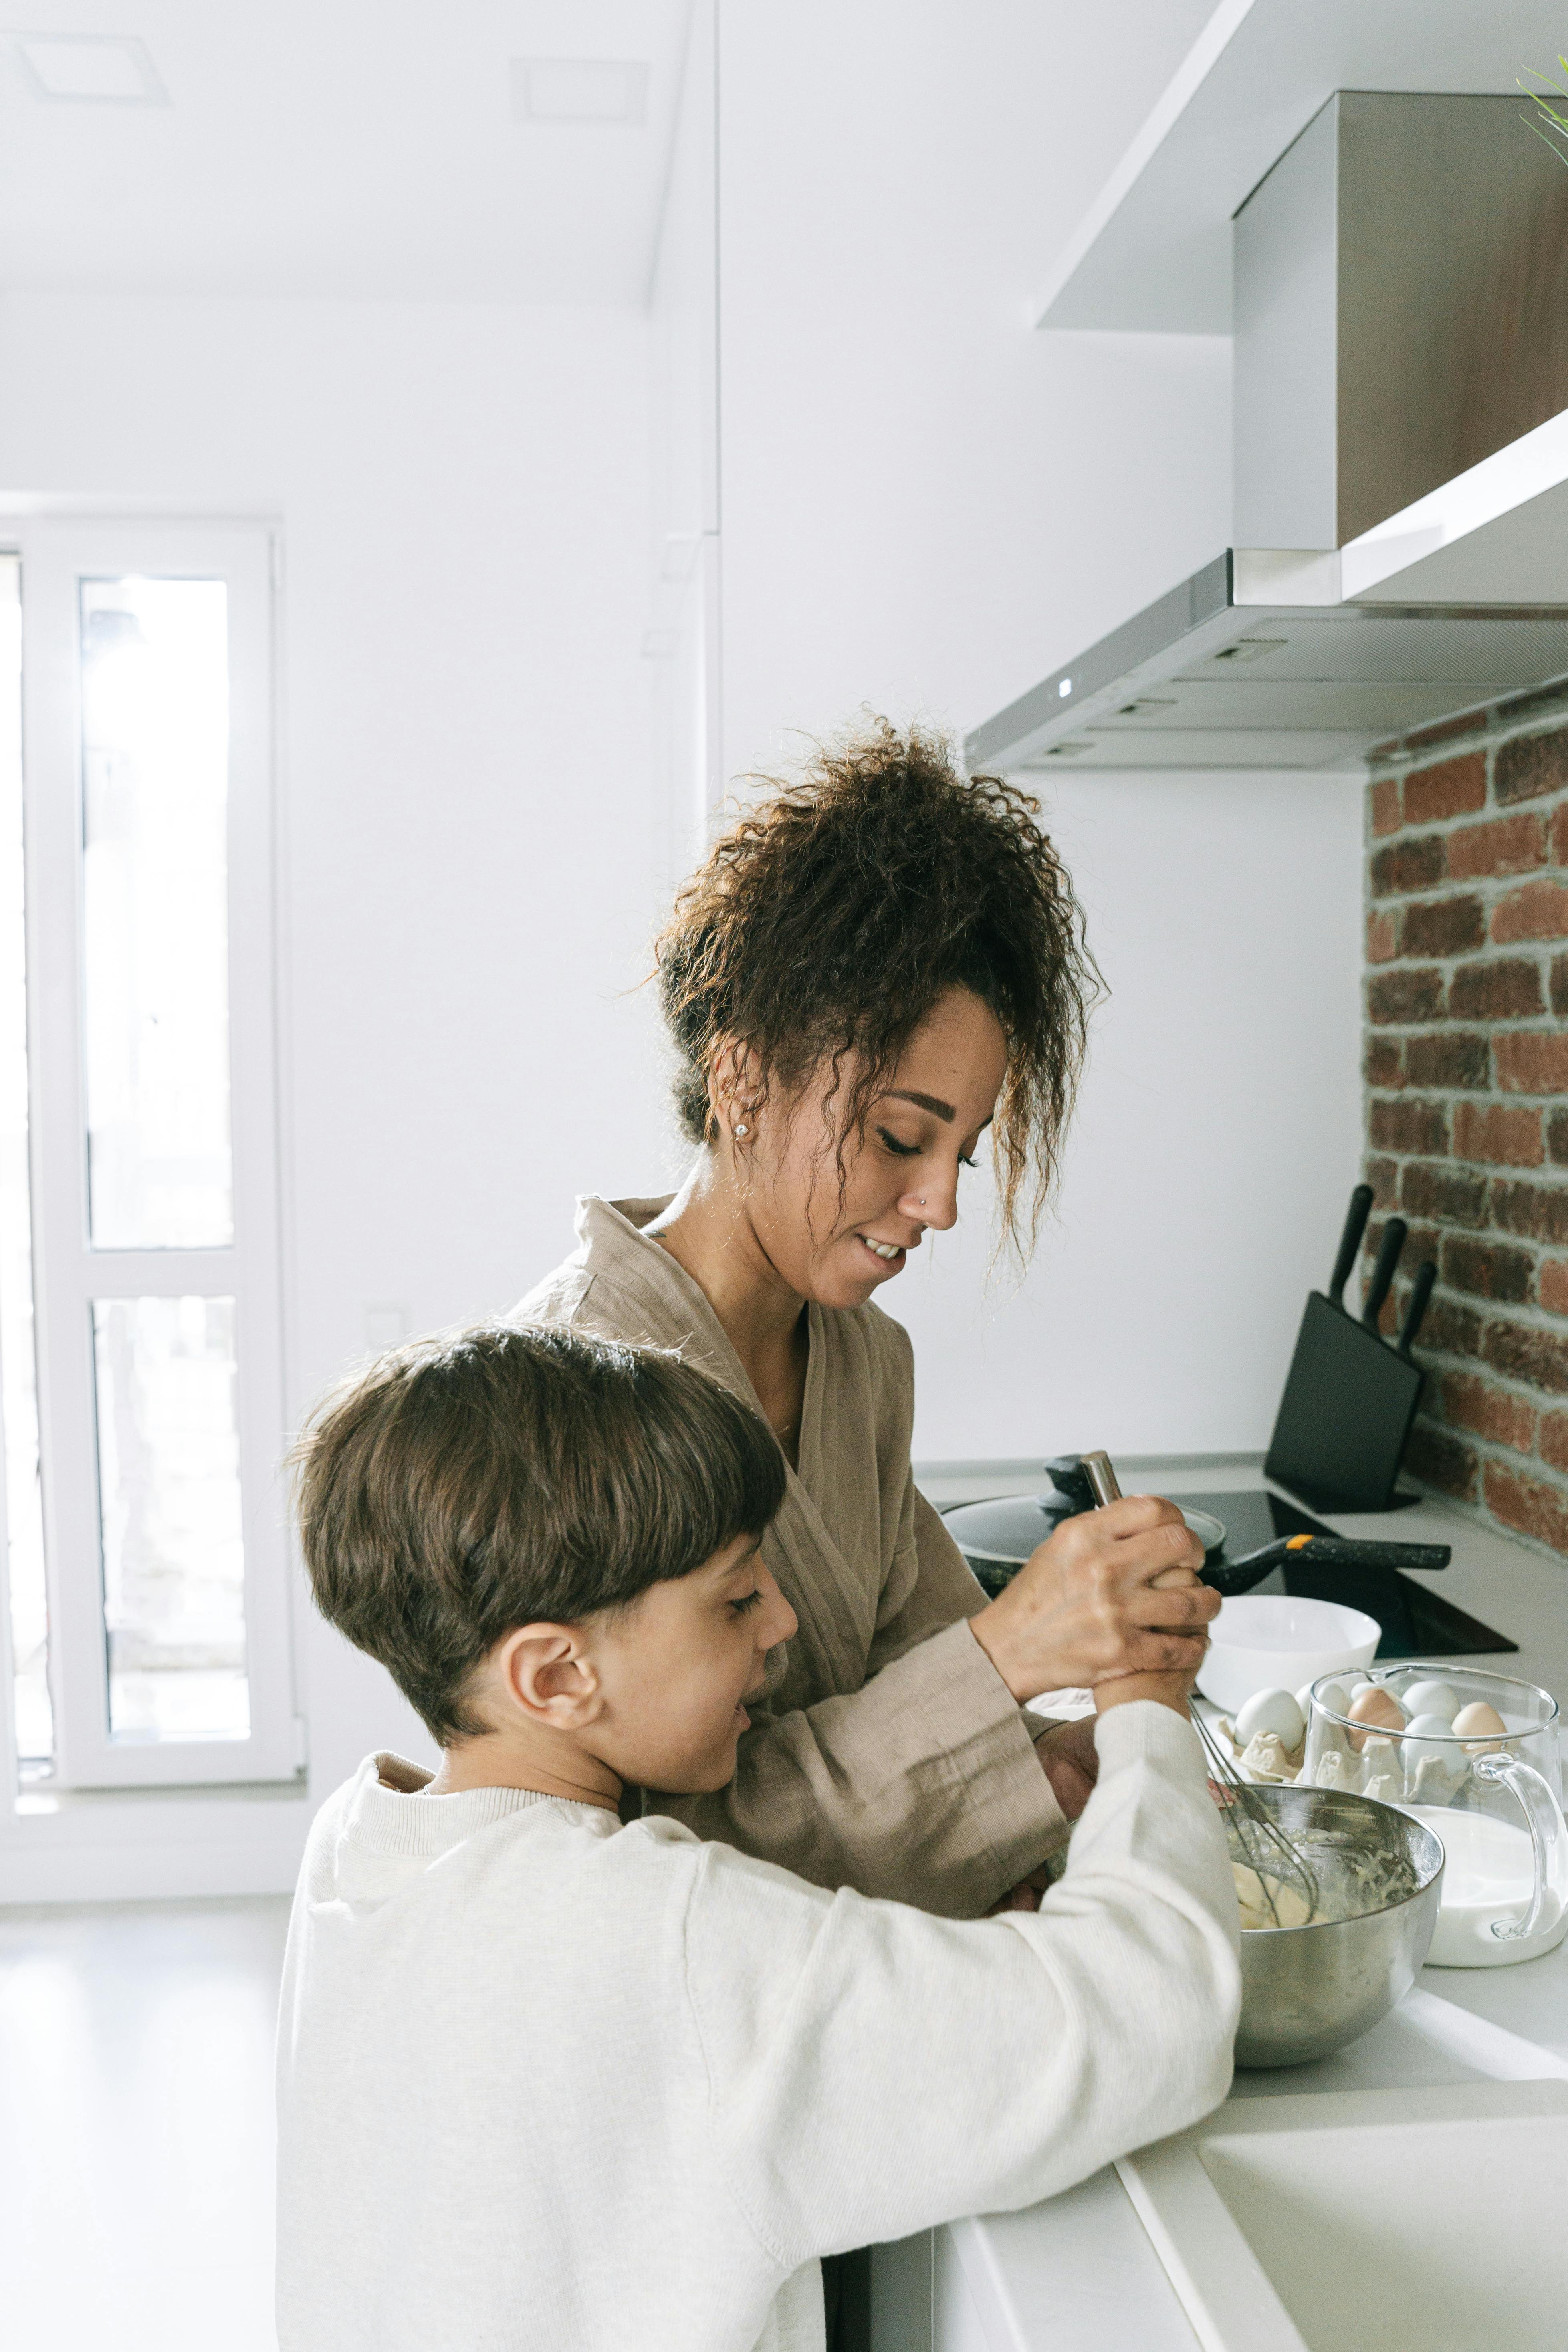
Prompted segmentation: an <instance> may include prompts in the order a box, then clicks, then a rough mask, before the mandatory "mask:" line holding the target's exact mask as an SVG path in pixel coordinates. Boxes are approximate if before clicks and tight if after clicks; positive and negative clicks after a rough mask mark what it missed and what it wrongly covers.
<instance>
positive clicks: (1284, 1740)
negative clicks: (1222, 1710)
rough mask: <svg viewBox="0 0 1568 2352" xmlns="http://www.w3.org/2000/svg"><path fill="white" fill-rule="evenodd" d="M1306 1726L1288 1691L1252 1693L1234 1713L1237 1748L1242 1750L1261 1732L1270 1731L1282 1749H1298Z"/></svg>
mask: <svg viewBox="0 0 1568 2352" xmlns="http://www.w3.org/2000/svg"><path fill="white" fill-rule="evenodd" d="M1305 1730H1306V1725H1305V1724H1304V1723H1303V1722H1302V1720H1301V1710H1300V1707H1299V1706H1297V1704H1296V1702H1295V1700H1294V1699H1293V1698H1292V1697H1291V1696H1290V1694H1289V1691H1288V1690H1266V1691H1254V1692H1253V1694H1252V1696H1251V1697H1250V1698H1249V1699H1248V1700H1247V1705H1246V1706H1238V1707H1237V1711H1236V1738H1237V1746H1238V1747H1241V1748H1247V1747H1249V1746H1250V1744H1251V1743H1252V1741H1253V1740H1254V1739H1256V1738H1257V1737H1258V1733H1259V1732H1260V1731H1271V1732H1272V1733H1273V1734H1274V1737H1275V1738H1276V1739H1278V1741H1279V1745H1280V1746H1281V1747H1282V1748H1300V1745H1301V1735H1302V1733H1303V1732H1304V1731H1305Z"/></svg>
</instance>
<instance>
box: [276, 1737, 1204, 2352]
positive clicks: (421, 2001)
mask: <svg viewBox="0 0 1568 2352" xmlns="http://www.w3.org/2000/svg"><path fill="white" fill-rule="evenodd" d="M1096 1742H1097V1746H1098V1748H1099V1752H1100V1785H1099V1787H1098V1789H1097V1790H1096V1791H1095V1793H1094V1795H1093V1797H1092V1798H1091V1799H1090V1801H1089V1806H1088V1808H1087V1810H1086V1811H1085V1813H1084V1815H1083V1819H1082V1821H1081V1822H1080V1823H1079V1827H1078V1830H1077V1832H1076V1834H1075V1836H1074V1838H1073V1842H1072V1847H1071V1853H1070V1858H1069V1861H1068V1868H1067V1873H1066V1875H1065V1876H1064V1877H1063V1879H1062V1880H1061V1882H1060V1883H1059V1884H1058V1885H1056V1886H1054V1887H1053V1888H1052V1889H1051V1891H1050V1893H1049V1894H1048V1895H1047V1897H1046V1899H1045V1903H1044V1906H1043V1907H1042V1909H1041V1910H1040V1912H1039V1913H1038V1915H1031V1914H1028V1913H1024V1912H1012V1913H1008V1914H1005V1916H1002V1917H1000V1918H997V1919H994V1920H980V1921H974V1922H959V1921H954V1920H949V1919H938V1918H933V1917H931V1916H928V1915H927V1914H926V1913H924V1912H920V1911H915V1910H911V1909H910V1908H909V1907H908V1906H905V1905H903V1904H898V1903H887V1902H872V1901H868V1900H867V1899H866V1898H865V1897H864V1896H861V1895H856V1894H854V1893H852V1892H850V1891H848V1890H843V1891H840V1892H839V1893H838V1894H837V1895H829V1894H826V1893H824V1892H823V1891H822V1890H821V1889H820V1888H817V1887H815V1886H811V1885H806V1883H805V1881H804V1880H802V1879H798V1878H795V1877H792V1876H791V1875H790V1874H788V1873H787V1872H785V1871H783V1870H780V1869H778V1868H777V1867H776V1866H775V1865H774V1864H771V1863H763V1862H756V1861H752V1860H751V1859H749V1858H748V1857H747V1856H745V1855H743V1854H740V1853H735V1852H734V1851H732V1850H731V1848H730V1847H728V1846H721V1845H712V1844H705V1843H701V1842H700V1841H699V1840H698V1839H697V1838H695V1837H694V1836H693V1835H692V1834H691V1832H689V1830H687V1829H685V1828H684V1827H683V1826H681V1825H680V1824H679V1823H678V1822H673V1821H670V1820H668V1819H666V1818H661V1817H659V1816H657V1815H655V1816H650V1817H648V1818H647V1819H645V1820H643V1821H640V1822H634V1823H632V1824H631V1825H630V1826H629V1827H627V1828H625V1829H623V1828H621V1827H620V1826H619V1825H618V1824H617V1822H616V1818H615V1816H614V1814H612V1813H608V1812H605V1811H601V1810H599V1809H597V1808H595V1807H593V1806H588V1805H578V1804H569V1803H565V1802H563V1801H560V1800H558V1799H555V1798H550V1797H536V1796H531V1795H530V1794H528V1793H527V1792H525V1791H524V1790H517V1789H484V1790H471V1791H469V1792H468V1793H466V1794H463V1795H459V1796H451V1797H429V1796H426V1795H423V1794H421V1793H418V1791H419V1790H420V1788H421V1786H422V1783H423V1780H424V1779H425V1776H424V1775H423V1774H422V1773H421V1772H420V1771H419V1770H418V1769H417V1768H416V1767H415V1766H413V1765H409V1764H405V1763H403V1762H401V1761H400V1760H399V1759H395V1758H390V1757H381V1758H377V1757H372V1758H369V1759H367V1760H366V1762H365V1763H364V1764H363V1765H362V1766H361V1767H360V1769H359V1771H358V1772H357V1773H356V1774H355V1776H354V1778H353V1780H350V1781H348V1782H347V1783H346V1784H345V1785H344V1786H343V1787H342V1789H340V1790H338V1791H337V1793H336V1795H335V1796H333V1797H331V1798H330V1799H329V1801H327V1803H326V1804H325V1805H324V1806H323V1808H322V1810H321V1813H320V1815H319V1816H318V1818H317V1821H316V1823H315V1827H314V1829H313V1830H312V1832H311V1834H310V1845H309V1848H308V1851H307V1853H306V1856H305V1862H304V1866H303V1869H302V1872H301V1874H300V1886H299V1891H298V1893H297V1895H296V1896H295V1902H294V1913H293V1918H292V1922H291V1924H290V1927H289V1950H288V1958H287V1961H286V1964H285V1969H284V1982H283V2000H282V2016H281V2021H280V2031H279V2217H278V2232H279V2248H278V2285H279V2298H278V2316H279V2343H280V2346H281V2347H282V2352H447V2347H451V2352H458V2347H461V2352H523V2347H527V2352H536V2347H537V2352H821V2347H822V2344H823V2323H822V2294H821V2275H820V2271H819V2268H818V2264H817V2260H816V2258H817V2256H818V2255H820V2254H824V2253H831V2252H837V2251H840V2250H842V2249H844V2248H847V2247H851V2246H864V2245H868V2244H874V2243H878V2242H882V2241H886V2240H889V2239H893V2238H901V2237H906V2236H908V2235H910V2233H911V2232H912V2231H916V2230H920V2229H923V2228H926V2227H928V2226H929V2225H930V2224H931V2223H932V2222H937V2221H946V2220H950V2219H952V2218H953V2217H954V2216H956V2215H959V2214H964V2213H972V2212H984V2211H987V2210H997V2209H1001V2208H1009V2207H1017V2206H1023V2205H1030V2204H1033V2203H1035V2202H1036V2201H1037V2200H1038V2199H1040V2198H1042V2197H1049V2196H1052V2195H1053V2194H1055V2193H1056V2192H1057V2191H1058V2189H1065V2188H1067V2187H1068V2185H1069V2184H1070V2183H1071V2182H1073V2181H1075V2180H1079V2179H1083V2178H1084V2177H1085V2175H1087V2174H1089V2173H1090V2172H1093V2171H1095V2170H1097V2169H1098V2168H1099V2167H1100V2165H1102V2164H1104V2163H1105V2162H1107V2160H1108V2159H1109V2158H1111V2157H1113V2156H1117V2155H1119V2154H1121V2153H1122V2152H1123V2151H1124V2150H1125V2149H1127V2148H1129V2147H1136V2146H1138V2145H1140V2144H1141V2143H1142V2142H1143V2141H1145V2140H1149V2139H1153V2138H1156V2137H1160V2136H1161V2135H1162V2134H1163V2133H1166V2132H1173V2131H1177V2130H1179V2129H1181V2128H1182V2127H1183V2126H1185V2125H1186V2124H1189V2123H1191V2122H1194V2120H1195V2119H1196V2118H1197V2117H1198V2116H1203V2115H1205V2114H1206V2113H1207V2112H1208V2110H1209V2109H1210V2108H1211V2107H1213V2106H1214V2105H1216V2103H1217V2102H1218V2101H1219V2100H1220V2099H1221V2098H1222V2097H1223V2096H1224V2095H1225V2092H1226V2087H1227V2086H1228V2084H1229V2081H1230V2068H1231V2040H1232V2036H1233V2034H1234V2032H1235V2029H1236V2021H1237V2007H1238V2002H1239V1974H1238V1969H1237V1910H1236V1896H1235V1894H1234V1891H1233V1885H1232V1879H1231V1871H1230V1864H1229V1861H1228V1859H1227V1856H1226V1846H1225V1841H1224V1837H1223V1834H1222V1832H1221V1830H1220V1825H1219V1821H1218V1817H1217V1814H1216V1812H1215V1806H1214V1804H1213V1802H1212V1801H1211V1799H1210V1797H1209V1795H1208V1792H1207V1790H1206V1787H1205V1773H1204V1765H1203V1759H1202V1751H1201V1750H1200V1748H1199V1746H1198V1742H1197V1738H1196V1737H1195V1735H1194V1732H1193V1731H1192V1729H1191V1728H1190V1727H1189V1726H1187V1725H1186V1724H1184V1723H1183V1722H1182V1721H1181V1720H1180V1718H1179V1717H1177V1716H1175V1715H1173V1713H1172V1712H1171V1711H1170V1710H1169V1709H1168V1708H1165V1707H1161V1706H1150V1705H1142V1704H1140V1705H1134V1706H1122V1707H1117V1708H1114V1709H1112V1710H1111V1711H1110V1714H1108V1715H1106V1716H1104V1717H1101V1718H1100V1723H1099V1726H1098V1727H1097V1733H1096ZM382 1775H385V1776H387V1777H388V1778H390V1779H392V1780H395V1781H397V1782H399V1783H400V1784H401V1787H402V1790H405V1791H408V1792H409V1793H401V1792H400V1791H399V1790H398V1789H395V1788H388V1787H386V1786H384V1785H383V1780H382V1777H381V1776H382Z"/></svg>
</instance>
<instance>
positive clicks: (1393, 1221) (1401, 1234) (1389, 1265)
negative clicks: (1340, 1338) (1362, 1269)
mask: <svg viewBox="0 0 1568 2352" xmlns="http://www.w3.org/2000/svg"><path fill="white" fill-rule="evenodd" d="M1409 1231H1410V1228H1409V1226H1408V1225H1407V1224H1406V1223H1405V1220H1404V1218H1403V1217H1390V1219H1389V1221H1388V1223H1387V1224H1385V1225H1384V1229H1383V1247H1382V1248H1381V1249H1380V1250H1379V1251H1378V1254H1377V1264H1376V1265H1374V1266H1373V1270H1372V1281H1371V1283H1370V1284H1369V1286H1368V1287H1367V1294H1366V1304H1365V1306H1364V1307H1363V1308H1362V1310H1361V1319H1362V1321H1363V1323H1364V1324H1365V1326H1366V1328H1367V1329H1368V1330H1369V1331H1375V1330H1376V1328H1377V1318H1378V1317H1379V1316H1380V1315H1381V1314H1382V1313H1383V1303H1384V1299H1385V1298H1386V1297H1388V1294H1389V1292H1390V1291H1391V1290H1392V1289H1393V1287H1394V1267H1395V1266H1396V1265H1398V1264H1399V1253H1400V1251H1401V1250H1402V1249H1403V1248H1404V1247H1405V1234H1407V1233H1408V1232H1409Z"/></svg>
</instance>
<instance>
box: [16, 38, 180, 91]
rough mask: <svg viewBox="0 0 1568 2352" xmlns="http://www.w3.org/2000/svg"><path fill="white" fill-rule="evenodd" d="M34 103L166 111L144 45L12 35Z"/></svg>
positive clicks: (127, 41)
mask: <svg viewBox="0 0 1568 2352" xmlns="http://www.w3.org/2000/svg"><path fill="white" fill-rule="evenodd" d="M11 39H12V42H13V43H14V45H15V47H16V55H17V57H18V58H19V59H20V61H21V66H22V71H23V73H24V75H25V77H26V82H27V87H28V88H29V89H30V90H31V91H32V93H33V96H34V97H35V98H39V99H43V100H46V101H47V103H50V104H53V105H57V106H58V105H64V106H167V105H168V103H169V93H168V91H167V90H166V89H164V88H163V83H162V82H161V81H160V80H159V79H158V71H157V68H156V67H155V66H154V65H153V60H152V58H150V57H149V56H148V54H147V48H146V45H145V43H144V42H142V41H138V40H136V39H134V38H133V37H132V36H130V35H128V34H126V35H121V34H114V35H108V34H97V33H13V34H12V36H11Z"/></svg>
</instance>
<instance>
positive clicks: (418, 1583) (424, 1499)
mask: <svg viewBox="0 0 1568 2352" xmlns="http://www.w3.org/2000/svg"><path fill="white" fill-rule="evenodd" d="M294 1460H295V1464H296V1465H297V1470H298V1487H297V1496H296V1502H297V1508H298V1513H299V1523H300V1542H301V1544H302V1546H303V1549H304V1553H305V1562H306V1566H307V1567H308V1569H309V1570H310V1585H311V1590H312V1591H313V1592H314V1594H315V1597H316V1604H317V1606H318V1608H320V1610H321V1613H322V1615H323V1616H324V1617H326V1618H328V1619H329V1620H330V1621H331V1623H332V1624H334V1625H335V1626H337V1628H338V1630H339V1632H340V1633H346V1634H347V1636H348V1638H349V1640H350V1641H351V1642H353V1643H355V1644H356V1645H357V1646H358V1647H359V1648H360V1649H362V1650H366V1651H368V1652H369V1654H370V1655H371V1656H372V1657H373V1658H378V1659H379V1660H380V1661H381V1663H382V1664H383V1665H384V1666H385V1667H386V1669H387V1671H388V1673H389V1674H390V1675H391V1676H392V1678H393V1680H394V1682H395V1684H396V1685H397V1687H398V1688H399V1690H400V1691H402V1693H403V1695H404V1696H405V1698H406V1699H408V1701H409V1702H410V1704H411V1705H412V1706H415V1707H416V1708H417V1710H418V1712H419V1714H420V1715H421V1716H422V1717H423V1718H424V1720H425V1722H426V1724H427V1725H428V1727H429V1728H430V1730H431V1731H432V1733H433V1734H434V1735H435V1737H436V1738H437V1740H438V1741H439V1742H440V1744H441V1745H442V1746H443V1747H446V1746H447V1745H449V1743H450V1742H451V1741H452V1740H454V1739H458V1738H470V1737H473V1736H476V1735H478V1734H479V1733H482V1732H483V1731H484V1730H485V1729H486V1728H487V1726H486V1725H485V1724H483V1723H482V1722H480V1721H479V1719H478V1718H477V1717H476V1716H475V1713H474V1710H473V1708H472V1706H471V1705H470V1704H469V1703H468V1699H467V1696H466V1694H467V1690H468V1684H469V1681H470V1679H471V1677H472V1675H473V1672H474V1669H475V1667H476V1666H477V1665H478V1664H479V1661H480V1659H481V1658H483V1657H484V1656H485V1655H486V1654H487V1653H488V1652H489V1650H491V1649H492V1648H493V1647H494V1646H495V1644H496V1643H497V1642H499V1641H500V1640H501V1639H502V1637H503V1636H504V1635H505V1634H507V1633H510V1631H511V1630H512V1629H513V1627H514V1626H518V1625H527V1624H531V1623H533V1622H535V1621H537V1620H545V1621H551V1622H565V1623H569V1624H570V1623H575V1622H578V1621H580V1620H581V1619H583V1618H584V1617H586V1616H588V1615H590V1614H591V1613H592V1612H594V1611H595V1610H600V1609H613V1608H616V1607H619V1606H624V1605H625V1604H626V1602H628V1601H635V1600H636V1599H637V1596H638V1595H639V1594H640V1593H643V1592H646V1591H647V1589H648V1587H649V1586H650V1585H652V1584H658V1583H660V1582H662V1581H663V1580H666V1579H667V1578H670V1577H678V1576H688V1575H689V1574H690V1572H691V1570H693V1569H696V1568H700V1566H701V1565H702V1562H703V1561H704V1560H705V1559H711V1557H712V1555H713V1554H714V1553H715V1552H716V1551H719V1550H721V1549H722V1548H723V1547H724V1545H725V1544H727V1543H730V1542H732V1541H733V1539H734V1538H735V1537H736V1536H739V1535H752V1536H758V1535H761V1534H762V1532H763V1528H765V1527H766V1526H767V1525H768V1523H769V1521H770V1520H771V1519H772V1518H773V1515H774V1513H775V1512H776V1511H777V1509H778V1507H779V1505H780V1503H781V1502H782V1501H783V1500H784V1460H783V1456H782V1455H781V1454H780V1452H779V1449H778V1445H777V1444H776V1443H775V1441H774V1439H773V1434H772V1432H771V1431H770V1430H769V1429H768V1428H767V1427H766V1426H765V1424H764V1423H763V1422H762V1421H761V1420H759V1419H758V1417H757V1415H756V1414H755V1413H754V1412H751V1411H750V1410H749V1409H748V1408H747V1407H746V1406H745V1405H743V1404H742V1403H741V1402H739V1400H738V1399H737V1398H735V1397H733V1396H731V1394H730V1392H729V1391H728V1390H727V1389H722V1388H721V1387H720V1386H719V1384H718V1382H717V1381H712V1380H710V1379H709V1378H708V1376H707V1375H706V1374H705V1373H703V1372H700V1371H699V1370H696V1368H695V1367H694V1366H693V1365H690V1364H686V1363H682V1362H681V1360H679V1357H677V1356H674V1355H671V1354H669V1353H668V1352H667V1351H665V1350H663V1349H654V1348H632V1347H626V1346H622V1345H619V1344H617V1343H616V1342H614V1341H611V1340H607V1339H593V1338H590V1337H587V1336H585V1335H584V1334H583V1333H581V1332H577V1331H571V1330H566V1329H563V1328H560V1327H558V1326H553V1325H539V1326H517V1325H509V1324H486V1325H479V1326H477V1327H475V1328H472V1329H469V1330H466V1331H459V1332H457V1333H455V1334H445V1335H442V1336H440V1337H437V1338H436V1339H421V1340H415V1341H411V1342H410V1343H409V1344H408V1345H407V1346H405V1347H403V1348H399V1349H395V1351H394V1352H393V1353H392V1354H390V1355H386V1356H383V1357H381V1358H380V1359H379V1360H378V1361H376V1362H375V1363H374V1364H372V1365H371V1366H370V1368H369V1370H366V1371H364V1372H362V1373H360V1374H359V1375H357V1376H356V1377H355V1378H354V1379H353V1380H352V1381H348V1382H347V1383H346V1384H345V1385H344V1386H343V1387H342V1388H341V1389H340V1390H338V1391H336V1393H335V1394H334V1395H332V1396H331V1397H329V1398H328V1399H327V1401H326V1402H325V1403H324V1404H323V1405H322V1406H321V1408H320V1409H319V1411H318V1412H317V1413H316V1415H315V1416H314V1418H313V1420H312V1422H311V1423H310V1426H309V1427H308V1428H307V1430H306V1432H305V1433H304V1435H303V1436H302V1437H301V1439H300V1444H299V1445H298V1447H297V1448H296V1449H295V1454H294Z"/></svg>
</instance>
